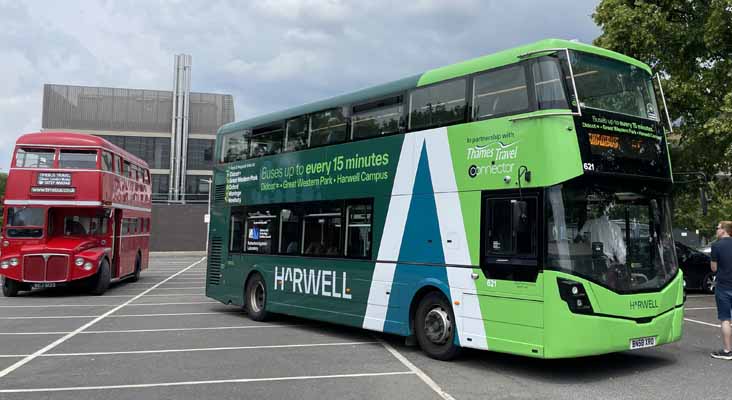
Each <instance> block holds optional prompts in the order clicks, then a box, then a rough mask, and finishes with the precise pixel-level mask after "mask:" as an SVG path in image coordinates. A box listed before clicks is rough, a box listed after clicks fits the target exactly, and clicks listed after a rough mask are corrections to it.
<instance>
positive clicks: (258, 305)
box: [244, 274, 267, 321]
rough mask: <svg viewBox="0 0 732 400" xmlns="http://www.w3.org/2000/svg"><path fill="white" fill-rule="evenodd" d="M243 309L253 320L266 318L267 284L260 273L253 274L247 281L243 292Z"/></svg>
mask: <svg viewBox="0 0 732 400" xmlns="http://www.w3.org/2000/svg"><path fill="white" fill-rule="evenodd" d="M244 309H245V310H246V312H247V314H248V315H249V318H251V319H253V320H254V321H264V320H265V319H267V285H266V284H265V283H264V279H262V275H259V274H254V275H252V277H251V278H250V279H249V280H248V281H247V287H246V291H245V294H244Z"/></svg>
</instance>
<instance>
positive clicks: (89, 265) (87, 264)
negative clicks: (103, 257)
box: [84, 261, 94, 271]
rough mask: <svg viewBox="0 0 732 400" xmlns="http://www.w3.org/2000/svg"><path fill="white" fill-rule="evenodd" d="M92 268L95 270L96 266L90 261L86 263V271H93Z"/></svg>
mask: <svg viewBox="0 0 732 400" xmlns="http://www.w3.org/2000/svg"><path fill="white" fill-rule="evenodd" d="M92 268H94V264H92V263H90V262H88V261H87V262H86V264H84V269H85V270H87V271H91V269H92Z"/></svg>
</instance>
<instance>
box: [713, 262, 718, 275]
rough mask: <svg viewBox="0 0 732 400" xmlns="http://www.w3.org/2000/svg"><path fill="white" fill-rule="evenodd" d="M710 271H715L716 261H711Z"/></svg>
mask: <svg viewBox="0 0 732 400" xmlns="http://www.w3.org/2000/svg"><path fill="white" fill-rule="evenodd" d="M712 272H715V273H716V272H717V262H716V261H712Z"/></svg>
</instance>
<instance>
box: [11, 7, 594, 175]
mask: <svg viewBox="0 0 732 400" xmlns="http://www.w3.org/2000/svg"><path fill="white" fill-rule="evenodd" d="M598 3H599V0H582V1H577V0H547V1H538V0H512V1H510V2H508V1H505V0H446V1H438V0H410V1H409V2H403V3H402V2H395V1H387V0H368V1H355V0H354V1H345V0H344V1H340V0H256V1H246V0H238V1H236V0H232V1H214V0H208V1H197V0H177V1H159V2H158V1H152V0H149V1H133V0H114V1H71V0H65V1H18V0H0V171H2V172H7V170H8V167H9V164H10V156H11V153H12V149H13V143H14V142H15V140H16V139H17V137H18V136H20V135H21V134H23V133H27V132H33V131H38V130H40V129H41V112H42V98H43V84H45V83H56V84H71V85H87V86H105V87H124V88H134V89H158V90H172V86H173V56H174V55H175V54H180V53H186V54H190V55H192V56H193V66H192V83H191V86H192V91H194V92H206V93H224V94H231V95H233V96H234V104H235V106H234V107H235V113H236V120H242V119H247V118H250V117H254V116H257V115H261V114H265V113H268V112H273V111H278V110H281V109H285V108H288V107H292V106H298V105H302V104H305V103H308V102H311V101H317V100H321V99H324V98H328V97H332V96H335V95H338V94H342V93H347V92H351V91H354V90H358V89H361V88H365V87H368V86H372V85H376V84H380V83H385V82H389V81H392V80H396V79H400V78H404V77H407V76H411V75H415V74H418V73H421V72H424V71H427V70H429V69H431V68H436V67H440V66H444V65H448V64H452V63H455V62H459V61H462V60H467V59H470V58H474V57H478V56H481V55H485V54H490V53H492V52H494V51H498V50H502V49H506V48H510V47H514V46H517V45H521V44H525V43H530V42H533V41H537V40H540V39H545V38H550V37H551V38H561V39H577V40H579V41H581V42H585V43H591V42H592V40H593V39H594V38H595V37H597V36H598V35H599V34H600V29H599V28H598V27H597V26H596V25H595V23H594V22H593V21H592V17H591V15H592V12H593V10H594V8H595V7H596V6H597V4H598Z"/></svg>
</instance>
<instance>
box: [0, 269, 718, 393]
mask: <svg viewBox="0 0 732 400" xmlns="http://www.w3.org/2000/svg"><path fill="white" fill-rule="evenodd" d="M204 276H205V260H204V259H202V258H200V257H191V256H162V255H157V256H154V257H153V258H152V262H151V268H150V269H149V270H147V271H145V272H144V273H143V275H142V278H141V279H140V280H139V281H138V282H136V283H120V284H117V285H114V286H113V287H112V288H111V289H110V290H109V291H108V292H107V293H106V294H105V295H104V296H99V297H96V296H87V295H83V294H79V293H74V292H71V291H65V290H50V289H47V290H43V291H39V292H33V293H29V294H24V295H21V296H19V297H17V298H2V299H0V370H2V371H1V372H0V375H3V376H2V377H1V378H0V399H75V400H76V399H96V398H105V399H140V398H170V399H186V398H190V399H208V398H212V399H213V398H216V399H235V398H236V399H242V398H264V399H331V398H332V399H417V398H419V399H440V398H442V399H451V398H454V399H478V398H497V399H501V398H503V399H509V398H510V399H523V398H526V399H529V398H530V399H555V398H556V399H559V398H561V399H565V398H582V397H590V398H596V399H647V398H666V399H677V398H678V399H681V398H705V399H717V398H719V399H722V398H728V397H729V395H728V394H727V393H728V388H727V387H726V386H727V385H726V382H727V381H728V379H729V376H730V372H732V363H730V362H724V361H719V360H713V359H711V358H710V357H709V352H710V351H712V350H714V349H717V348H718V347H719V346H720V344H721V339H720V337H719V328H718V321H716V309H715V307H714V299H713V296H710V295H705V294H702V293H692V294H690V295H689V296H688V298H687V302H686V322H685V327H684V329H685V331H684V338H683V339H682V340H681V341H680V342H678V343H673V344H670V345H666V346H661V347H657V348H651V349H644V350H640V351H633V352H630V351H629V352H623V353H617V354H611V355H603V356H597V357H585V358H580V359H572V360H536V359H529V358H524V357H516V356H512V355H506V354H497V353H492V352H481V351H465V352H464V353H463V354H462V355H461V357H460V358H458V359H457V360H455V361H453V362H439V361H435V360H432V359H429V358H427V357H425V356H424V355H423V354H422V353H421V352H420V351H419V349H418V348H415V347H409V346H406V345H405V344H404V340H403V339H401V338H398V337H393V336H388V335H374V334H373V333H371V332H367V331H363V330H359V329H351V328H347V327H342V326H336V325H331V324H324V323H320V322H316V321H306V320H302V319H297V318H291V317H287V316H275V317H274V318H273V319H272V320H271V321H268V322H265V323H260V322H254V321H251V320H249V319H248V318H247V316H246V314H244V313H243V312H241V311H240V310H239V309H238V308H236V307H233V306H226V305H223V304H220V303H218V302H215V301H213V300H211V299H208V298H206V297H205V296H204V294H203V293H204V288H203V283H204Z"/></svg>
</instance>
